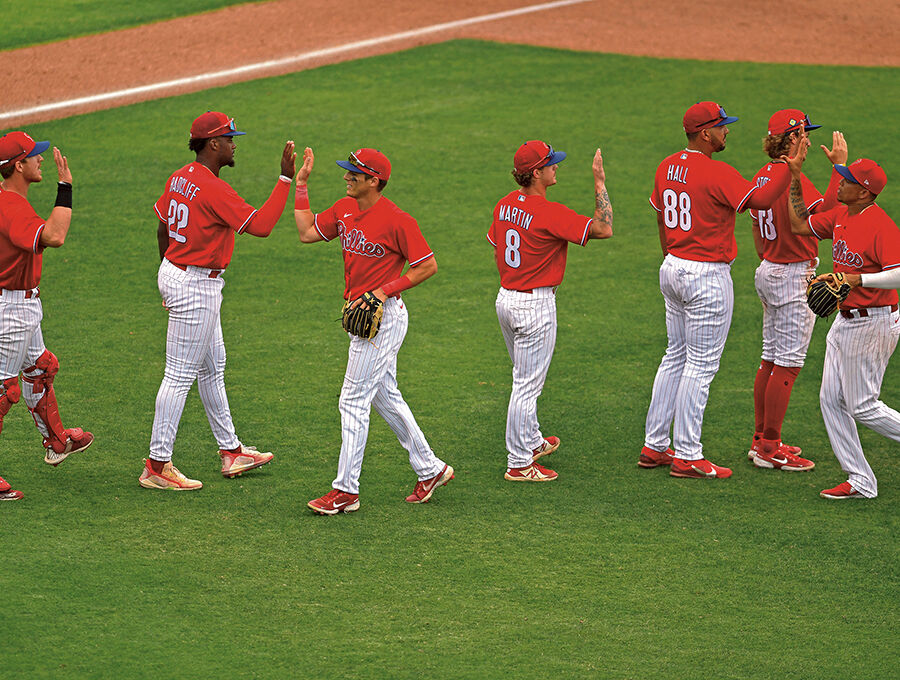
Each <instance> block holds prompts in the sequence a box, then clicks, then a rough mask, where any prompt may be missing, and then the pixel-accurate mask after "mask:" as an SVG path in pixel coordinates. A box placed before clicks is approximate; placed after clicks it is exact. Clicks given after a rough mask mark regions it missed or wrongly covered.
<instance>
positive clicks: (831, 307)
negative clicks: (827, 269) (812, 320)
mask: <svg viewBox="0 0 900 680" xmlns="http://www.w3.org/2000/svg"><path fill="white" fill-rule="evenodd" d="M831 277H832V280H831V281H828V280H826V279H819V280H818V281H816V280H811V281H810V282H809V285H808V286H807V287H806V304H807V305H809V308H810V309H811V310H813V312H815V313H816V315H817V316H821V317H822V318H823V319H825V318H827V317H829V316H831V315H832V314H834V313H835V312H836V311H837V310H838V307H840V305H841V303H842V302H843V301H844V300H846V299H847V296H848V295H849V294H850V284H849V283H847V281H846V280H845V279H844V275H843V274H838V273H832V274H831Z"/></svg>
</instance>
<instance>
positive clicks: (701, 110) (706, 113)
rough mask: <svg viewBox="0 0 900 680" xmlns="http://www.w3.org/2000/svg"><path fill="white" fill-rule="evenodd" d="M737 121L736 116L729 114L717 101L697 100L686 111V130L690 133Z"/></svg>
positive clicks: (684, 122)
mask: <svg viewBox="0 0 900 680" xmlns="http://www.w3.org/2000/svg"><path fill="white" fill-rule="evenodd" d="M735 121H737V118H736V117H735V116H729V115H728V114H726V113H725V109H723V108H722V107H721V106H719V105H718V104H716V103H715V102H697V103H696V104H694V105H693V106H692V107H691V108H689V109H688V110H687V111H685V113H684V120H683V122H682V124H683V125H684V131H685V132H689V133H694V132H700V130H705V129H706V128H711V127H722V126H723V125H728V124H729V123H734V122H735Z"/></svg>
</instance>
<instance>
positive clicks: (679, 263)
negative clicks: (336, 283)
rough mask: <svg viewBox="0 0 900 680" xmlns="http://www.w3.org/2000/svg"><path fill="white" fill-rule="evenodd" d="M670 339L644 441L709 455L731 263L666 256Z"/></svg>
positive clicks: (693, 456)
mask: <svg viewBox="0 0 900 680" xmlns="http://www.w3.org/2000/svg"><path fill="white" fill-rule="evenodd" d="M659 286H660V290H661V291H662V294H663V297H664V298H665V301H666V330H667V332H668V336H669V344H668V347H667V348H666V353H665V355H664V356H663V358H662V361H661V362H660V364H659V369H658V370H657V372H656V378H655V380H654V381H653V396H652V398H651V400H650V409H649V410H648V412H647V423H646V434H645V440H644V446H647V447H649V448H651V449H653V450H655V451H665V450H666V449H667V448H669V444H670V440H669V429H670V427H671V429H672V444H673V448H674V449H675V453H676V455H677V456H678V457H679V458H685V459H687V460H699V459H700V458H703V445H702V444H701V443H700V434H701V430H702V426H703V412H704V411H705V410H706V402H707V400H708V399H709V385H710V383H712V380H713V378H714V377H715V375H716V372H717V371H718V370H719V361H720V359H721V358H722V351H723V350H724V349H725V340H726V339H727V338H728V329H729V327H730V326H731V315H732V311H733V309H734V290H733V287H732V282H731V265H730V264H727V263H724V262H696V261H693V260H685V259H682V258H679V257H675V256H674V255H666V258H665V259H664V260H663V263H662V266H661V267H660V269H659Z"/></svg>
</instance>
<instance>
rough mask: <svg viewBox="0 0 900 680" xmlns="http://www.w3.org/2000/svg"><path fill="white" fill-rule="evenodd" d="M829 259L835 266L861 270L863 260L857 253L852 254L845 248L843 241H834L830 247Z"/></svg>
mask: <svg viewBox="0 0 900 680" xmlns="http://www.w3.org/2000/svg"><path fill="white" fill-rule="evenodd" d="M831 259H832V260H834V263H835V264H842V265H844V266H845V267H855V268H857V269H860V268H862V266H863V259H862V257H861V256H860V254H859V253H854V252H853V251H852V250H850V249H849V248H848V247H847V244H846V243H845V242H844V241H843V239H841V240H838V241H835V242H834V243H833V244H832V246H831Z"/></svg>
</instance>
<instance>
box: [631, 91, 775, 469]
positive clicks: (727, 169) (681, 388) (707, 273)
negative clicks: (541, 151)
mask: <svg viewBox="0 0 900 680" xmlns="http://www.w3.org/2000/svg"><path fill="white" fill-rule="evenodd" d="M735 121H737V118H734V117H730V116H728V115H727V114H726V113H725V109H723V108H722V107H721V106H719V105H718V104H716V103H715V102H710V101H706V102H699V103H697V104H695V105H694V106H692V107H690V108H689V109H688V110H687V112H686V113H685V114H684V120H683V124H684V131H685V133H686V134H687V139H688V145H687V148H686V149H684V150H683V151H678V152H676V153H674V154H672V155H671V156H669V157H668V158H666V159H665V160H664V161H663V162H662V163H661V164H660V165H659V168H658V169H657V171H656V181H655V185H654V189H653V194H652V195H651V196H650V205H651V206H652V207H653V209H654V210H656V212H657V222H658V226H659V240H660V245H661V246H662V251H663V254H664V256H665V257H664V259H663V263H662V266H661V267H660V270H659V285H660V289H661V290H662V294H663V297H664V298H665V302H666V330H667V332H668V338H669V342H668V347H667V348H666V353H665V356H663V358H662V361H661V362H660V365H659V369H658V370H657V372H656V379H655V380H654V381H653V397H652V399H651V401H650V408H649V410H648V413H647V423H646V434H645V440H644V447H643V449H642V450H641V455H640V459H639V461H638V465H639V466H641V467H645V468H652V467H657V466H660V465H671V469H670V474H671V475H672V476H673V477H697V478H725V477H730V476H731V470H730V469H729V468H726V467H720V466H718V465H714V464H713V463H711V462H710V461H709V460H707V459H706V458H704V456H703V445H702V444H701V443H700V431H701V428H702V425H703V412H704V410H705V409H706V402H707V400H708V398H709V385H710V383H711V382H712V379H713V377H715V374H716V372H717V371H718V369H719V360H720V359H721V357H722V350H723V349H724V348H725V340H726V338H727V337H728V328H729V326H730V325H731V315H732V310H733V307H734V291H733V288H732V282H731V263H732V261H733V260H734V258H735V256H736V255H737V243H736V242H735V238H734V219H735V213H736V212H741V211H743V210H746V209H748V208H755V209H757V210H761V209H768V208H769V207H771V205H772V203H773V202H774V201H775V200H776V199H777V198H778V196H780V195H781V194H782V193H784V191H785V189H787V186H788V183H789V181H790V173H789V171H788V169H787V166H785V165H784V163H783V162H778V163H777V164H776V163H775V162H773V163H772V164H773V165H774V167H773V168H772V171H771V173H770V175H769V178H768V182H766V183H765V184H757V183H755V182H748V181H747V180H745V179H744V178H743V177H741V175H740V174H739V173H738V171H737V170H735V169H734V168H733V167H731V166H730V165H728V164H727V163H723V162H721V161H715V160H713V159H712V155H713V154H714V153H718V152H720V151H722V150H724V149H725V138H726V136H727V135H728V127H727V126H728V125H729V124H731V123H734V122H735ZM670 428H671V429H672V440H671V442H672V444H673V446H674V451H673V449H671V448H669V443H670V439H669V430H670Z"/></svg>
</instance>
